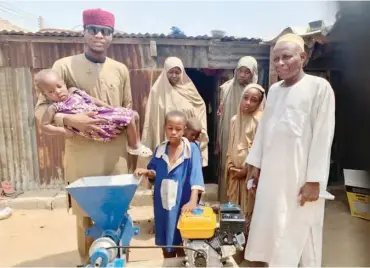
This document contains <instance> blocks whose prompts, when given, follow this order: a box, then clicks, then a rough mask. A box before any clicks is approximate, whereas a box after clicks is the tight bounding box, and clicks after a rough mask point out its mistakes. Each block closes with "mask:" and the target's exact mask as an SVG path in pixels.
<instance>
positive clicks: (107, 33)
mask: <svg viewBox="0 0 370 268" xmlns="http://www.w3.org/2000/svg"><path fill="white" fill-rule="evenodd" d="M86 30H87V32H88V33H89V34H92V35H97V34H98V33H101V34H102V35H103V36H110V35H112V34H113V29H111V28H107V27H99V26H87V27H86Z"/></svg>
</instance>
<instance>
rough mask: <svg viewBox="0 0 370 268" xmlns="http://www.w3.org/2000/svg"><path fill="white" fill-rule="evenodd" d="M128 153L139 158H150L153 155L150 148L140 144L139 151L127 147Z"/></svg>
mask: <svg viewBox="0 0 370 268" xmlns="http://www.w3.org/2000/svg"><path fill="white" fill-rule="evenodd" d="M127 152H128V153H129V154H132V155H138V156H143V157H149V156H152V155H153V152H152V150H150V149H149V148H148V147H146V146H144V145H142V144H140V145H139V148H137V149H132V148H130V147H129V146H128V147H127Z"/></svg>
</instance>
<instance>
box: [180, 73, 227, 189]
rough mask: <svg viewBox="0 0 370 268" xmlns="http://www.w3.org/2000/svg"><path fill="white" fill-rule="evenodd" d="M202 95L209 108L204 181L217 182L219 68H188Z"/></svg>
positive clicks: (189, 74)
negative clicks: (206, 161)
mask: <svg viewBox="0 0 370 268" xmlns="http://www.w3.org/2000/svg"><path fill="white" fill-rule="evenodd" d="M186 73H187V74H188V76H189V77H190V79H191V80H192V81H193V83H194V85H195V86H196V88H197V89H198V92H199V94H200V95H201V96H202V98H203V100H204V103H205V104H206V109H207V132H208V137H209V143H208V166H207V167H205V168H203V176H204V183H217V181H218V179H217V173H216V170H217V157H216V156H215V154H214V151H215V145H216V133H217V105H218V104H217V98H218V85H219V73H220V71H219V70H210V69H204V70H200V69H193V68H191V69H186Z"/></svg>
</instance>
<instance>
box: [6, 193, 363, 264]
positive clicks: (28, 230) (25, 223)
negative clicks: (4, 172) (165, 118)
mask: <svg viewBox="0 0 370 268" xmlns="http://www.w3.org/2000/svg"><path fill="white" fill-rule="evenodd" d="M334 194H335V195H336V197H337V200H335V201H330V202H327V209H326V218H325V227H324V249H323V265H324V266H327V267H328V266H336V267H349V266H357V267H364V266H370V254H369V249H370V222H369V221H365V220H361V219H358V218H354V217H352V216H350V215H349V211H348V205H347V200H346V198H345V195H344V193H343V192H338V193H334ZM130 214H131V215H132V217H133V219H135V220H139V224H140V226H141V228H142V229H141V234H140V235H139V236H138V237H136V238H135V239H134V240H133V243H132V245H154V238H153V236H151V235H149V234H148V231H149V227H150V223H149V222H148V221H149V220H150V218H151V217H152V208H150V207H136V208H133V209H132V210H131V211H130ZM0 245H1V246H0V266H10V267H13V266H17V267H21V266H23V267H26V266H28V267H30V266H43V267H46V266H49V267H50V266H53V267H67V266H74V267H76V265H77V264H79V263H78V262H79V258H78V253H77V250H76V232H75V219H74V216H73V215H69V214H67V212H66V210H65V209H57V210H23V211H21V210H17V211H14V214H13V216H12V217H11V218H9V219H7V220H2V221H0ZM144 252H145V253H144ZM161 256H162V254H161V251H160V250H158V249H148V250H145V251H144V250H141V249H133V250H132V251H131V253H130V260H131V261H132V262H138V261H145V260H146V261H147V260H158V259H162V257H161Z"/></svg>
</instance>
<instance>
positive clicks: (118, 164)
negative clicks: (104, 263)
mask: <svg viewBox="0 0 370 268" xmlns="http://www.w3.org/2000/svg"><path fill="white" fill-rule="evenodd" d="M114 21H115V19H114V15H113V14H112V13H110V12H107V11H104V10H101V9H91V10H86V11H84V12H83V24H84V36H85V41H86V43H87V50H86V52H85V53H83V54H80V55H76V56H71V57H66V58H62V59H60V60H58V61H56V62H55V64H54V66H53V69H54V70H55V71H57V72H58V73H59V74H60V75H61V77H62V78H63V79H64V81H65V82H66V84H67V87H68V88H69V87H78V88H80V89H82V90H85V91H86V92H87V93H88V94H89V95H91V96H93V97H96V98H99V99H100V100H102V101H104V102H106V103H108V104H110V105H112V106H116V107H118V106H123V107H127V108H131V102H132V99H131V87H130V77H129V71H128V69H127V67H126V66H125V65H124V64H122V63H119V62H117V61H114V60H113V59H110V58H108V57H107V49H108V47H109V45H110V44H111V42H112V37H113V31H114ZM47 107H48V104H47V103H46V101H45V98H44V97H43V95H41V94H40V96H39V99H38V103H37V104H36V108H35V110H36V111H35V114H36V118H37V119H38V120H40V119H41V118H42V116H43V114H44V112H45V110H46V108H47ZM54 121H55V124H56V125H59V126H69V127H74V128H76V129H78V130H80V131H83V132H86V133H89V134H90V135H97V132H104V131H103V130H102V129H100V128H99V127H98V126H97V125H96V124H97V123H100V122H104V120H101V119H93V118H91V117H89V114H76V115H65V116H62V115H61V114H57V115H56V116H55V118H54ZM117 134H118V133H117ZM127 171H128V170H127V151H126V136H125V135H117V137H115V138H114V139H113V140H112V141H111V142H109V143H102V142H97V141H93V140H90V139H86V138H83V137H80V136H79V135H76V136H75V137H73V138H72V139H67V140H66V143H65V155H64V172H65V174H64V175H65V180H66V182H67V183H71V182H73V181H75V180H77V179H78V178H81V177H84V176H104V175H117V174H124V173H127ZM70 199H71V198H70V197H69V207H72V211H73V213H74V214H75V215H76V218H77V241H78V251H79V254H80V257H81V261H82V262H83V263H87V262H88V259H89V256H88V250H89V247H90V245H91V243H92V239H91V238H88V237H86V235H85V229H86V228H88V227H90V226H91V220H90V218H88V217H87V215H86V213H85V212H84V211H83V210H82V209H81V208H80V207H79V206H78V205H77V204H76V202H75V201H74V200H73V199H72V200H70Z"/></svg>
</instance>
